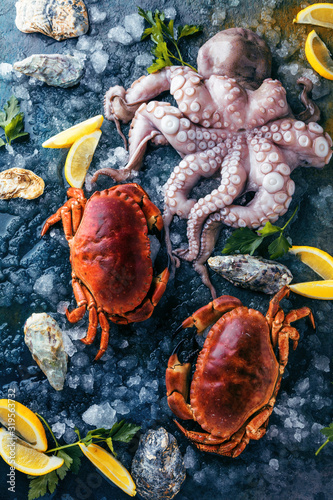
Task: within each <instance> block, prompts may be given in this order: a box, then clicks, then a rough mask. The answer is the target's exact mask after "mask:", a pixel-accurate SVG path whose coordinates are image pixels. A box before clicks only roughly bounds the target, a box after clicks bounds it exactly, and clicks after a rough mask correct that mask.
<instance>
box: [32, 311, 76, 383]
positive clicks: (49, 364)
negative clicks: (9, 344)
mask: <svg viewBox="0 0 333 500" xmlns="http://www.w3.org/2000/svg"><path fill="white" fill-rule="evenodd" d="M24 342H25V343H26V345H27V346H28V348H29V350H30V352H31V354H32V357H33V358H34V360H35V361H36V363H37V364H38V366H39V368H40V369H41V370H42V372H43V373H45V375H46V376H47V379H48V381H49V382H50V384H51V385H52V387H53V388H54V389H55V390H56V391H61V390H62V389H63V387H64V382H65V378H66V372H67V360H68V356H67V354H66V352H65V349H64V343H63V338H62V333H61V330H60V328H59V325H58V324H57V322H56V321H55V320H54V319H53V318H51V316H49V315H48V314H46V313H39V314H36V313H34V314H32V316H30V318H28V319H27V321H26V322H25V325H24Z"/></svg>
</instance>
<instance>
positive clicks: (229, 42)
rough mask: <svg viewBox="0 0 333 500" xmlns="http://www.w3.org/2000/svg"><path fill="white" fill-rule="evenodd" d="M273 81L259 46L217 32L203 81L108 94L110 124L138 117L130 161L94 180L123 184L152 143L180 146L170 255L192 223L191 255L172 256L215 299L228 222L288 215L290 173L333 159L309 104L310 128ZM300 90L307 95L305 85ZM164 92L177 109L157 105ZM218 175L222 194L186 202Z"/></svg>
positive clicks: (192, 76) (170, 186) (195, 78)
mask: <svg viewBox="0 0 333 500" xmlns="http://www.w3.org/2000/svg"><path fill="white" fill-rule="evenodd" d="M233 49H234V50H233ZM242 49H243V51H242ZM250 49H251V50H250ZM221 51H222V53H223V54H224V55H225V57H224V60H223V61H222V62H221ZM246 51H247V52H248V53H249V56H248V58H247V53H246ZM240 54H241V55H240ZM254 56H257V57H254ZM222 59H223V57H222ZM240 59H241V60H240ZM251 59H253V61H252V60H251ZM211 72H213V73H211ZM201 73H203V74H204V76H202V74H201ZM225 73H228V74H225ZM230 74H231V75H232V76H231V77H230V76H229V75H230ZM269 74H270V56H269V51H268V48H267V46H266V45H265V44H264V42H263V40H261V39H260V38H259V37H257V36H256V35H255V34H254V33H252V32H249V30H242V29H238V28H236V29H231V30H226V31H224V32H221V33H218V34H217V35H215V37H213V38H212V39H210V40H209V41H208V42H207V43H206V44H205V45H204V46H203V47H202V48H201V49H200V51H199V54H198V73H196V72H194V71H193V70H192V69H190V68H188V67H178V66H171V67H168V68H164V69H163V70H161V71H159V72H158V73H154V74H151V75H148V76H143V77H141V78H140V79H139V80H137V81H136V82H134V83H133V84H132V86H131V88H130V89H129V90H127V91H125V89H123V88H122V87H119V86H117V87H112V88H111V89H110V90H109V91H108V92H107V93H106V96H105V116H106V118H108V119H110V120H114V121H118V120H120V121H123V122H124V123H126V122H128V121H130V120H131V119H132V118H133V120H132V123H131V128H130V132H129V162H128V164H127V166H126V167H125V168H124V169H121V170H113V169H104V170H101V171H98V172H97V173H96V174H95V179H96V178H97V176H98V175H100V174H101V173H104V174H107V175H110V176H111V177H112V178H113V179H115V180H116V181H117V182H119V181H123V180H126V179H127V178H128V177H129V175H130V173H131V171H132V170H138V169H139V168H140V166H141V162H142V158H143V155H144V153H145V149H146V145H147V143H148V141H149V140H152V141H153V142H154V143H155V144H170V145H171V146H172V147H174V148H175V149H176V150H177V151H178V153H179V154H180V156H181V157H182V161H181V162H180V163H179V165H177V166H176V167H175V169H174V171H173V172H172V174H171V176H170V178H169V180H168V181H167V183H166V185H165V198H164V202H165V209H164V214H163V219H164V225H165V230H166V243H167V248H168V251H169V253H170V255H171V253H172V248H171V243H170V237H169V228H170V224H171V222H172V219H173V216H174V215H176V214H177V215H178V216H180V217H182V218H186V219H188V223H187V237H188V248H187V249H178V250H176V251H174V252H173V253H174V254H175V255H176V256H178V257H181V258H182V259H185V260H188V261H193V264H194V268H195V269H196V270H197V272H198V273H199V274H200V275H201V277H202V279H203V282H204V283H205V284H206V285H207V286H208V287H209V288H210V290H211V293H212V295H213V297H215V290H214V288H213V286H212V284H211V282H210V280H209V276H208V272H207V269H206V267H205V265H204V263H205V262H206V260H207V259H208V257H209V256H210V254H211V252H212V251H213V249H214V246H215V242H216V240H217V237H218V234H219V231H220V229H221V225H222V223H223V224H226V225H228V226H231V227H235V228H238V227H246V226H247V227H250V228H257V227H260V226H262V225H264V224H265V223H266V222H267V221H270V222H275V221H276V220H277V219H278V217H280V216H281V215H283V214H284V213H286V211H287V210H288V207H289V205H290V202H291V199H292V195H293V193H294V191H295V184H294V182H293V180H291V178H290V174H291V172H292V171H293V169H295V168H296V167H297V166H313V167H318V168H321V167H323V166H324V165H326V164H327V163H328V162H329V160H330V158H331V146H332V141H331V138H330V137H329V135H328V134H327V133H325V132H324V131H323V129H322V127H321V126H320V125H318V124H317V123H315V121H314V120H317V119H319V110H318V108H317V107H316V106H315V105H314V103H312V101H310V100H309V99H308V98H307V97H304V96H303V99H302V100H303V102H304V103H305V104H306V106H307V108H308V109H307V110H306V111H304V112H303V113H302V114H301V115H300V116H301V117H302V118H303V119H304V121H302V120H299V119H295V117H294V115H293V113H292V111H291V109H290V107H289V105H288V103H287V100H286V91H285V89H284V88H283V86H282V84H281V83H280V82H279V81H278V80H272V79H271V78H268V77H267V76H269ZM236 78H237V79H236ZM302 83H303V84H304V85H306V86H307V90H311V88H312V85H311V84H309V83H308V82H307V81H305V79H303V81H302ZM166 90H170V93H171V94H172V95H173V97H174V99H175V101H176V102H177V105H178V108H177V107H174V106H171V105H170V104H169V103H165V102H158V101H153V100H151V99H154V97H156V96H157V95H158V94H160V93H161V92H163V91H166ZM148 101H150V102H148ZM147 102H148V104H147ZM309 110H310V111H309ZM309 120H311V121H310V122H309V123H305V121H309ZM216 172H219V173H220V176H221V180H220V185H219V187H218V188H217V189H214V190H213V191H212V193H211V194H208V195H207V196H205V197H204V198H201V199H199V200H195V199H188V195H189V193H190V191H191V189H192V188H193V186H195V185H196V184H197V182H198V181H199V179H200V178H202V177H206V178H207V177H211V176H212V175H214V174H215V173H216ZM249 191H251V192H255V196H254V198H253V199H252V201H251V202H250V203H248V204H247V205H246V206H240V205H235V204H234V201H235V200H236V199H237V198H239V196H240V195H242V194H244V193H246V192H249ZM175 260H176V263H177V264H178V259H177V257H176V258H175Z"/></svg>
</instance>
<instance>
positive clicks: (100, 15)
mask: <svg viewBox="0 0 333 500" xmlns="http://www.w3.org/2000/svg"><path fill="white" fill-rule="evenodd" d="M89 19H90V21H91V22H93V23H94V24H97V23H102V22H103V21H105V19H106V12H101V11H100V10H98V8H97V7H95V6H92V7H90V9H89Z"/></svg>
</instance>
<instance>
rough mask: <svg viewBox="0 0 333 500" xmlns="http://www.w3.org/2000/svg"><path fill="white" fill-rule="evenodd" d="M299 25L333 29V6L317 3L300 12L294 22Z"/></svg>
mask: <svg viewBox="0 0 333 500" xmlns="http://www.w3.org/2000/svg"><path fill="white" fill-rule="evenodd" d="M293 22H294V23H299V24H313V25H315V26H323V27H324V28H333V4H331V3H315V4H313V5H309V6H308V7H306V8H305V9H302V10H301V11H300V12H298V14H297V16H296V17H295V19H294V20H293Z"/></svg>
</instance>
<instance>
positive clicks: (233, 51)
mask: <svg viewBox="0 0 333 500" xmlns="http://www.w3.org/2000/svg"><path fill="white" fill-rule="evenodd" d="M271 62H272V57H271V53H270V50H269V48H268V46H267V45H266V43H265V42H264V40H263V39H262V38H260V37H259V36H258V35H256V34H255V33H253V31H251V30H247V29H243V28H231V29H227V30H224V31H220V32H219V33H217V34H216V35H215V36H213V37H212V38H210V39H209V40H208V42H206V43H205V44H204V45H203V46H202V47H201V48H200V50H199V52H198V59H197V65H198V72H199V73H200V75H202V76H203V77H204V78H209V77H210V76H211V75H221V76H227V77H229V78H235V79H236V81H237V82H238V83H239V84H240V85H242V86H243V87H244V88H246V89H250V90H255V89H257V88H258V87H260V85H261V83H262V82H263V80H265V78H269V77H270V75H271Z"/></svg>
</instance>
